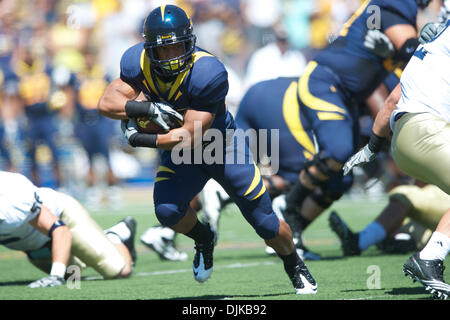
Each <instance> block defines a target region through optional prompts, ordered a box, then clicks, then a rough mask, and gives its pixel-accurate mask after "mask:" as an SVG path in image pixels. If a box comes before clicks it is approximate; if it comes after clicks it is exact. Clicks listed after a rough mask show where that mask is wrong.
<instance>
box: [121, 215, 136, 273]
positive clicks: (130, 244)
mask: <svg viewBox="0 0 450 320" xmlns="http://www.w3.org/2000/svg"><path fill="white" fill-rule="evenodd" d="M120 222H123V223H125V225H126V226H127V228H128V229H129V230H130V237H129V238H128V239H127V240H126V241H124V243H123V244H124V245H125V246H126V247H127V248H128V251H129V252H130V255H131V260H132V261H133V265H135V264H136V259H137V255H136V249H135V247H134V237H135V235H136V226H137V222H136V220H135V219H134V218H133V217H131V216H129V217H126V218H124V219H122V220H121V221H120Z"/></svg>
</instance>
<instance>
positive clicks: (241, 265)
mask: <svg viewBox="0 0 450 320" xmlns="http://www.w3.org/2000/svg"><path fill="white" fill-rule="evenodd" d="M274 264H276V263H275V262H253V263H233V264H228V265H223V266H214V269H215V270H218V269H237V268H251V267H258V266H268V265H274ZM186 272H192V269H174V270H159V271H152V272H137V273H133V276H135V277H136V276H137V277H150V276H158V275H162V274H174V273H186ZM100 279H103V277H102V276H90V277H85V278H83V280H88V281H89V280H100Z"/></svg>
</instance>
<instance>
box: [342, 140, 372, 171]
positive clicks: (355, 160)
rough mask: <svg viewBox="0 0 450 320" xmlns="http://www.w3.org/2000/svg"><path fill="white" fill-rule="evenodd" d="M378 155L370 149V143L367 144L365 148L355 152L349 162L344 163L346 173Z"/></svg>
mask: <svg viewBox="0 0 450 320" xmlns="http://www.w3.org/2000/svg"><path fill="white" fill-rule="evenodd" d="M376 157H377V153H374V152H372V151H371V150H370V149H369V145H368V144H366V145H365V146H364V148H362V149H361V150H359V151H358V152H357V153H355V154H354V155H353V156H352V157H351V158H350V159H349V160H347V162H346V163H345V164H344V168H343V170H344V175H347V174H348V173H349V172H350V171H351V170H352V169H353V167H355V166H359V165H361V164H363V163H368V162H371V161H372V160H374V159H375V158H376Z"/></svg>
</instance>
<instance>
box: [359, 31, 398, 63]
mask: <svg viewBox="0 0 450 320" xmlns="http://www.w3.org/2000/svg"><path fill="white" fill-rule="evenodd" d="M364 46H365V47H366V48H368V49H369V50H370V51H372V52H373V53H374V54H375V55H377V56H379V57H380V58H383V59H388V58H392V57H393V56H394V54H395V48H394V45H393V44H392V42H391V40H389V38H388V37H387V36H386V35H385V34H384V33H383V32H381V31H380V30H377V29H371V30H369V31H367V33H366V36H365V37H364Z"/></svg>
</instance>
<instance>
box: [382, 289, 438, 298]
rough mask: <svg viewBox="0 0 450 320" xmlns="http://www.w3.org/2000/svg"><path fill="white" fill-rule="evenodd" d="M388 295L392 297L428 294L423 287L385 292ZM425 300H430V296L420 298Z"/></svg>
mask: <svg viewBox="0 0 450 320" xmlns="http://www.w3.org/2000/svg"><path fill="white" fill-rule="evenodd" d="M386 293H388V294H392V295H405V294H408V295H414V294H428V292H427V291H425V288H424V287H403V288H392V290H391V291H390V292H386ZM420 299H425V300H430V299H432V296H431V295H430V297H429V298H420Z"/></svg>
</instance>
